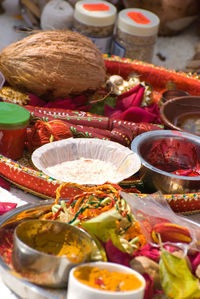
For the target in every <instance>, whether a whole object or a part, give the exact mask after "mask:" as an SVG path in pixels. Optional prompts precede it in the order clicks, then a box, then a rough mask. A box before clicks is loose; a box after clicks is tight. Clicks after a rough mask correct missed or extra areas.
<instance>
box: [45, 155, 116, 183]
mask: <svg viewBox="0 0 200 299" xmlns="http://www.w3.org/2000/svg"><path fill="white" fill-rule="evenodd" d="M46 170H47V171H48V172H49V173H51V174H52V177H53V176H54V175H55V176H56V177H62V179H63V180H65V181H68V182H76V181H77V180H78V181H80V182H83V183H84V182H87V183H88V182H89V183H90V184H94V183H96V182H98V181H105V182H106V181H109V182H113V181H115V180H116V179H117V176H116V171H117V168H116V166H115V165H114V164H112V163H111V162H105V161H101V160H98V159H87V158H80V159H78V160H73V161H65V162H62V163H59V164H56V165H54V166H50V167H47V168H46Z"/></svg>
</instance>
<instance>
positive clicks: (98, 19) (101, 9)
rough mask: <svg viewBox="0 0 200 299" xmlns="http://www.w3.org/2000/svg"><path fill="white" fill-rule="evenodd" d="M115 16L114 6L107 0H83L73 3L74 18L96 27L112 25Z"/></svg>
mask: <svg viewBox="0 0 200 299" xmlns="http://www.w3.org/2000/svg"><path fill="white" fill-rule="evenodd" d="M116 16H117V9H116V7H115V6H114V5H113V4H111V3H109V2H107V1H98V0H96V1H95V0H94V1H92V0H87V1H85V0H83V1H78V2H77V3H76V5H75V10H74V18H75V19H76V20H77V21H79V22H81V23H84V24H86V25H91V26H98V27H104V26H109V25H113V24H114V23H115V19H116Z"/></svg>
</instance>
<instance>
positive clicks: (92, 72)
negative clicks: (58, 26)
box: [0, 30, 106, 98]
mask: <svg viewBox="0 0 200 299" xmlns="http://www.w3.org/2000/svg"><path fill="white" fill-rule="evenodd" d="M0 71H1V72H2V73H3V74H4V76H5V78H6V80H7V82H8V83H9V84H10V85H11V86H12V87H14V88H17V89H19V90H22V91H26V92H31V93H34V94H36V95H38V96H40V97H46V96H51V97H52V98H58V97H65V96H67V95H72V94H80V93H82V92H84V91H87V90H96V89H97V88H99V87H100V86H101V85H102V84H103V83H104V82H105V80H106V71H105V65H104V60H103V56H102V53H101V52H100V51H99V50H98V49H97V48H96V46H95V45H94V44H93V42H92V41H91V40H90V39H89V38H87V37H85V36H83V35H81V34H79V33H76V32H72V31H61V30H53V31H40V32H38V33H35V34H32V35H30V36H28V37H26V38H24V39H22V40H20V41H18V42H16V43H13V44H11V45H9V46H8V47H6V48H5V49H4V50H3V51H2V53H1V55H0Z"/></svg>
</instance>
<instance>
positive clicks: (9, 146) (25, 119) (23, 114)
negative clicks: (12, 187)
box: [0, 102, 30, 160]
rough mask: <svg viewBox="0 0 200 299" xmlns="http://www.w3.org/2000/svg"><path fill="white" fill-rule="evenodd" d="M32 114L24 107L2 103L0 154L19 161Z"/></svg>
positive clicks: (0, 111) (0, 107)
mask: <svg viewBox="0 0 200 299" xmlns="http://www.w3.org/2000/svg"><path fill="white" fill-rule="evenodd" d="M29 118H30V113H29V112H28V111H27V110H26V109H25V108H23V107H21V106H19V105H16V104H11V103H6V102H0V153H1V154H2V155H5V156H6V157H8V158H11V159H14V160H15V159H19V158H20V157H21V156H22V154H23V150H24V142H25V136H26V128H27V125H28V123H29Z"/></svg>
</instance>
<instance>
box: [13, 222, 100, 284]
mask: <svg viewBox="0 0 200 299" xmlns="http://www.w3.org/2000/svg"><path fill="white" fill-rule="evenodd" d="M64 243H65V244H66V243H67V244H71V243H73V244H74V246H76V247H75V248H74V252H73V253H72V254H70V255H69V253H68V252H67V251H66V254H64V251H63V248H64V247H63V244H64ZM38 244H40V245H38ZM40 247H41V248H40ZM77 248H79V249H80V250H76V249H77ZM94 250H98V249H97V247H96V244H95V242H94V240H93V239H92V238H91V237H90V236H89V235H88V234H87V233H86V232H85V231H83V230H82V229H80V228H78V227H74V226H72V225H70V224H67V223H64V222H58V221H50V220H37V219H36V220H28V221H24V222H22V223H20V224H19V225H18V226H17V227H16V229H15V232H14V242H13V252H12V263H13V266H14V268H15V270H16V271H17V272H19V273H20V274H21V275H22V276H23V277H24V278H25V279H27V280H29V281H31V282H33V283H35V284H38V285H42V286H48V287H56V288H58V287H66V286H67V282H68V275H69V271H70V269H71V268H72V267H73V266H75V265H78V264H81V263H84V262H87V261H91V260H92V259H91V255H92V253H94ZM78 253H79V254H78ZM59 255H60V256H59Z"/></svg>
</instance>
